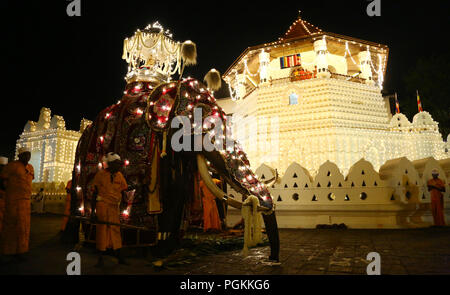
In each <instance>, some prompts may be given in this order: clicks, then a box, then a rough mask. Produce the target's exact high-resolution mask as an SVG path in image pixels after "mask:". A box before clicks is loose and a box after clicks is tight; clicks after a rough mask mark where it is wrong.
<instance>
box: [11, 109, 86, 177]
mask: <svg viewBox="0 0 450 295" xmlns="http://www.w3.org/2000/svg"><path fill="white" fill-rule="evenodd" d="M91 123H92V122H91V121H89V120H86V119H82V120H81V123H80V130H79V131H73V130H67V129H66V123H65V121H64V118H63V117H61V116H57V115H54V116H53V117H52V116H51V111H50V109H48V108H42V109H41V112H40V115H39V120H38V121H37V122H34V121H28V122H27V123H26V125H25V128H24V130H23V133H22V134H21V135H20V138H19V140H18V141H17V144H16V157H17V150H18V149H19V148H21V147H28V148H30V149H31V160H30V164H31V165H33V168H34V180H33V182H39V183H41V182H45V183H50V182H55V183H59V182H64V183H65V182H67V181H68V180H69V179H71V178H72V169H73V163H74V159H75V150H76V148H77V144H78V140H79V139H80V136H81V134H82V132H83V131H84V129H85V128H86V127H87V126H88V125H89V124H91Z"/></svg>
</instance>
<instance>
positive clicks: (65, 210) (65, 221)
mask: <svg viewBox="0 0 450 295" xmlns="http://www.w3.org/2000/svg"><path fill="white" fill-rule="evenodd" d="M71 189H72V179H71V180H69V181H68V182H67V185H66V192H67V196H66V205H65V207H64V215H70V200H71V195H70V190H71ZM67 221H69V217H67V216H64V217H63V221H62V224H61V231H64V230H65V229H66V225H67Z"/></svg>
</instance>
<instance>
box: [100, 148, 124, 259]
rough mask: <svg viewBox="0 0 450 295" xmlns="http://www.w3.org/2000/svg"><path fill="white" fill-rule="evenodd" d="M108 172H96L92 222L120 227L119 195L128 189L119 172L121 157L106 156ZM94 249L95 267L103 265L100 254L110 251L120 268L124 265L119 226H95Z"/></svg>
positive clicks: (104, 170) (106, 170)
mask: <svg viewBox="0 0 450 295" xmlns="http://www.w3.org/2000/svg"><path fill="white" fill-rule="evenodd" d="M106 162H107V165H108V168H106V169H102V170H99V171H98V172H97V174H96V175H95V177H94V181H93V184H92V185H93V187H94V203H93V208H92V212H93V213H92V218H93V221H94V222H95V221H96V220H97V221H99V222H111V223H120V218H119V216H120V211H119V205H120V201H121V200H122V192H123V191H125V190H126V189H127V188H128V185H127V182H126V180H125V178H124V176H123V175H122V173H121V172H120V171H119V170H120V168H121V167H122V166H123V162H122V160H121V159H120V156H119V155H117V154H114V153H108V155H107V156H106ZM96 247H97V250H98V251H99V258H98V263H97V265H96V266H97V267H101V266H103V265H104V263H103V254H104V253H105V251H106V249H109V248H112V249H113V250H114V252H115V255H116V257H117V258H118V260H119V263H120V264H127V263H126V262H125V260H124V258H123V256H122V252H121V251H120V249H121V248H122V238H121V235H120V227H119V226H118V225H109V224H101V223H99V224H97V225H96Z"/></svg>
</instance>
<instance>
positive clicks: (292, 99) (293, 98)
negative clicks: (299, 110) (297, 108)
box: [289, 93, 298, 104]
mask: <svg viewBox="0 0 450 295" xmlns="http://www.w3.org/2000/svg"><path fill="white" fill-rule="evenodd" d="M289 104H298V95H297V94H295V93H291V94H290V95H289Z"/></svg>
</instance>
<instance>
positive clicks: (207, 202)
mask: <svg viewBox="0 0 450 295" xmlns="http://www.w3.org/2000/svg"><path fill="white" fill-rule="evenodd" d="M213 181H214V183H215V184H216V185H219V184H220V182H221V181H220V180H218V179H216V178H213ZM199 187H200V194H201V196H202V204H203V231H207V230H221V222H220V218H219V211H218V210H217V204H216V196H214V195H213V193H212V192H211V191H210V190H209V189H208V187H207V186H206V185H205V183H204V182H203V180H200V184H199Z"/></svg>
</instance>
